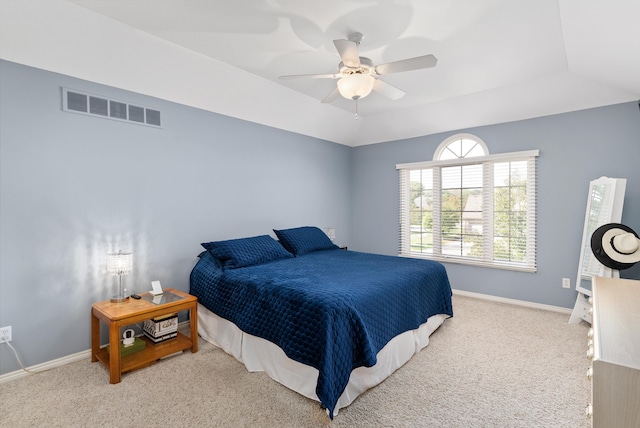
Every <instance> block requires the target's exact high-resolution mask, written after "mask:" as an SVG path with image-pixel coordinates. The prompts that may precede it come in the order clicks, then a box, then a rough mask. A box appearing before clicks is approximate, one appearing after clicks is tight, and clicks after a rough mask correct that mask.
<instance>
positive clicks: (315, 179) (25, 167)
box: [0, 61, 351, 373]
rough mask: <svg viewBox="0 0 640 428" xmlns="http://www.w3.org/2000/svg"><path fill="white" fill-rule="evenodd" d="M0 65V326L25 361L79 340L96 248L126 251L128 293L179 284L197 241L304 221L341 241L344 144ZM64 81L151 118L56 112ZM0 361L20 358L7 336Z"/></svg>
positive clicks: (67, 349)
mask: <svg viewBox="0 0 640 428" xmlns="http://www.w3.org/2000/svg"><path fill="white" fill-rule="evenodd" d="M0 76H1V79H0V85H1V86H0V91H1V94H2V97H1V101H0V118H1V126H0V162H1V164H0V171H1V176H0V186H1V198H0V256H1V259H0V264H1V269H0V326H8V325H10V326H12V328H13V344H14V345H15V346H16V348H17V349H18V350H19V351H20V354H21V355H22V359H23V362H24V363H25V364H26V365H28V366H30V365H34V364H38V363H42V362H44V361H50V360H52V359H55V358H59V357H63V356H67V355H70V354H73V353H76V352H80V351H85V350H87V349H89V348H90V328H89V327H90V326H89V320H90V318H89V315H90V308H91V304H92V303H93V302H96V301H100V300H105V299H108V298H110V297H111V295H113V294H114V293H115V290H116V284H117V282H116V278H115V277H112V276H109V275H108V274H107V272H106V254H107V253H108V252H113V251H117V250H119V249H122V250H123V251H132V252H133V257H134V259H133V260H134V271H133V272H132V274H131V275H130V276H127V277H125V279H124V283H125V285H127V286H128V290H129V292H139V293H140V292H144V291H147V290H150V289H151V284H150V282H151V281H152V280H156V279H157V280H160V282H161V283H162V285H163V286H164V287H173V288H177V289H181V290H184V291H188V289H189V283H188V281H189V272H190V271H191V268H192V267H193V265H194V264H195V261H196V260H197V259H196V256H197V255H198V253H199V252H200V251H201V250H202V248H201V247H200V243H201V242H206V241H211V240H219V239H227V238H237V237H242V236H251V235H258V234H269V233H270V232H271V230H272V229H273V228H287V227H295V226H303V225H317V226H319V227H327V226H332V227H334V228H335V229H336V242H338V243H340V244H349V243H350V230H349V226H350V218H351V212H350V201H351V188H350V185H349V184H350V180H351V175H350V152H351V148H349V147H346V146H343V145H339V144H335V143H331V142H327V141H321V140H317V139H314V138H309V137H305V136H301V135H297V134H293V133H290V132H284V131H280V130H277V129H273V128H269V127H265V126H261V125H258V124H254V123H249V122H245V121H241V120H236V119H233V118H229V117H225V116H221V115H218V114H214V113H210V112H206V111H202V110H198V109H194V108H189V107H186V106H183V105H178V104H174V103H170V102H166V101H162V100H159V99H154V98H151V97H145V96H142V95H139V94H135V93H131V92H126V91H122V90H118V89H115V88H111V87H106V86H102V85H98V84H94V83H91V82H86V81H82V80H78V79H73V78H70V77H67V76H63V75H59V74H55V73H50V72H45V71H42V70H38V69H34V68H30V67H25V66H21V65H17V64H15V63H11V62H6V61H1V62H0ZM63 86H64V87H68V88H72V89H75V90H78V91H84V92H88V93H93V94H98V95H102V96H105V97H110V98H114V99H117V100H122V101H125V102H131V103H134V104H135V103H138V104H140V105H143V106H147V107H150V108H157V109H159V110H161V111H162V119H163V128H162V129H157V128H152V127H147V126H141V125H137V124H130V123H123V122H121V121H116V120H109V119H103V118H95V117H89V116H85V115H80V114H74V113H66V112H63V111H62V109H61V87H63ZM211 96H215V94H211ZM271 234H272V235H273V233H272V232H271ZM0 361H1V363H0V364H1V365H0V373H6V372H10V371H13V370H16V369H18V368H19V367H18V366H17V364H16V363H15V359H14V357H13V355H12V353H11V352H10V350H9V349H8V348H7V347H6V346H1V347H0Z"/></svg>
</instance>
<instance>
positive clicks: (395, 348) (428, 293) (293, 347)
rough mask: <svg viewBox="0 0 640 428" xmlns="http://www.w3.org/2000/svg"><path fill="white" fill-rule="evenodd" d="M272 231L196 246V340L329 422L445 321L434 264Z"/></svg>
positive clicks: (444, 291) (443, 294)
mask: <svg viewBox="0 0 640 428" xmlns="http://www.w3.org/2000/svg"><path fill="white" fill-rule="evenodd" d="M274 232H275V233H276V235H277V237H278V239H279V241H277V240H275V239H273V238H272V237H271V236H269V235H262V236H256V237H250V238H241V239H232V240H227V241H215V242H208V243H204V244H202V245H203V247H205V249H206V250H207V251H204V252H202V253H201V254H200V255H199V260H198V262H197V263H196V265H195V267H194V268H193V270H192V272H191V277H190V287H191V288H190V293H191V294H192V295H194V296H196V297H197V298H198V302H199V303H198V305H199V308H198V317H199V318H198V326H199V327H198V332H199V334H200V335H201V336H202V337H203V338H204V339H205V340H208V341H210V342H212V343H213V344H214V345H216V346H219V347H221V348H222V349H223V350H225V351H226V352H228V353H229V354H231V355H233V356H234V357H235V358H237V359H238V360H239V361H241V362H243V363H244V364H245V366H246V367H247V369H248V370H250V371H257V370H260V371H265V372H266V373H267V374H268V375H269V376H270V377H272V378H273V379H275V380H276V381H278V382H280V383H282V384H283V385H285V386H287V387H289V388H291V389H293V390H295V391H297V392H299V393H301V394H303V395H305V396H307V397H309V398H312V399H315V400H318V401H320V402H321V404H322V405H323V406H324V407H326V409H327V412H328V414H329V416H330V417H331V418H333V417H334V415H335V414H337V412H338V410H339V409H340V408H343V407H346V406H347V405H349V404H350V403H351V402H352V401H353V400H354V399H355V398H356V397H357V396H358V395H359V394H361V393H362V392H364V391H365V390H367V389H369V388H371V387H373V386H375V385H377V384H378V383H380V382H382V381H383V380H384V379H385V378H386V377H388V376H389V375H390V374H391V373H393V371H395V370H396V369H397V368H399V367H400V366H402V365H403V364H404V363H405V362H406V361H408V360H409V359H410V358H411V357H412V356H413V355H414V354H415V353H416V352H418V351H419V350H420V349H422V348H423V347H424V346H426V345H427V344H428V342H429V335H430V334H431V333H432V332H433V331H435V329H437V328H438V326H439V325H441V323H442V322H444V320H445V319H446V318H448V317H450V316H453V309H452V304H451V287H450V285H449V280H448V277H447V273H446V270H445V269H444V266H443V265H442V264H440V263H437V262H432V261H427V260H418V259H409V258H402V257H393V256H383V255H377V254H369V253H361V252H355V251H344V250H341V249H339V248H338V247H337V246H335V245H334V244H333V243H332V242H331V240H329V238H327V236H326V235H325V234H324V233H323V232H322V231H321V230H320V229H318V228H315V227H302V228H294V229H285V230H275V231H274Z"/></svg>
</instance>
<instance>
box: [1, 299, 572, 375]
mask: <svg viewBox="0 0 640 428" xmlns="http://www.w3.org/2000/svg"><path fill="white" fill-rule="evenodd" d="M453 294H456V295H459V296H466V297H473V298H475V299H482V300H490V301H493V302H500V303H508V304H511V305H517V306H525V307H527V308H533V309H542V310H545V311H551V312H560V313H562V314H567V315H570V314H571V309H569V308H561V307H559V306H551V305H544V304H541V303H532V302H527V301H524V300H516V299H507V298H505V297H496V296H491V295H489V294H480V293H474V292H471V291H464V290H456V289H453ZM184 323H187V324H188V323H189V321H185V322H181V323H180V324H181V325H182V324H184ZM85 358H91V350H90V349H87V350H86V351H81V352H78V353H75V354H71V355H67V356H66V357H61V358H57V359H55V360H51V361H47V362H44V363H41V364H36V365H35V366H31V367H27V368H28V369H29V370H31V371H33V372H39V371H44V370H50V369H53V368H56V367H61V366H64V365H66V364H71V363H75V362H76V361H81V360H83V359H85ZM30 374H32V373H29V372H26V371H24V370H16V371H13V372H10V373H6V374H3V375H0V384H2V383H5V382H9V381H12V380H17V379H20V378H23V377H25V376H29V375H30Z"/></svg>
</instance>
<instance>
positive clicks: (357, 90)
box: [338, 73, 375, 101]
mask: <svg viewBox="0 0 640 428" xmlns="http://www.w3.org/2000/svg"><path fill="white" fill-rule="evenodd" d="M374 81H375V79H374V78H373V76H371V75H370V74H358V73H354V74H350V75H348V76H345V77H343V78H341V79H340V80H338V91H339V92H340V95H342V96H343V97H345V98H347V99H350V100H356V101H357V100H359V99H360V98H364V97H366V96H367V95H369V94H370V93H371V91H372V90H373V83H374Z"/></svg>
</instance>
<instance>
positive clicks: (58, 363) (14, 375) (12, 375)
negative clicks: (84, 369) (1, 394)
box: [0, 349, 91, 384]
mask: <svg viewBox="0 0 640 428" xmlns="http://www.w3.org/2000/svg"><path fill="white" fill-rule="evenodd" d="M85 358H86V359H89V358H91V349H87V350H86V351H80V352H77V353H75V354H71V355H67V356H66V357H60V358H56V359H55V360H51V361H46V362H44V363H41V364H36V365H35V366H31V367H27V369H28V370H30V371H32V372H43V371H47V370H51V369H55V368H56V367H62V366H64V365H67V364H71V363H75V362H77V361H81V360H84V359H85ZM32 374H36V373H29V372H26V371H24V370H22V369H20V370H16V371H13V372H9V373H5V374H3V375H1V376H0V384H2V383H5V382H9V381H12V380H18V379H21V378H23V377H26V376H30V375H32Z"/></svg>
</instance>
